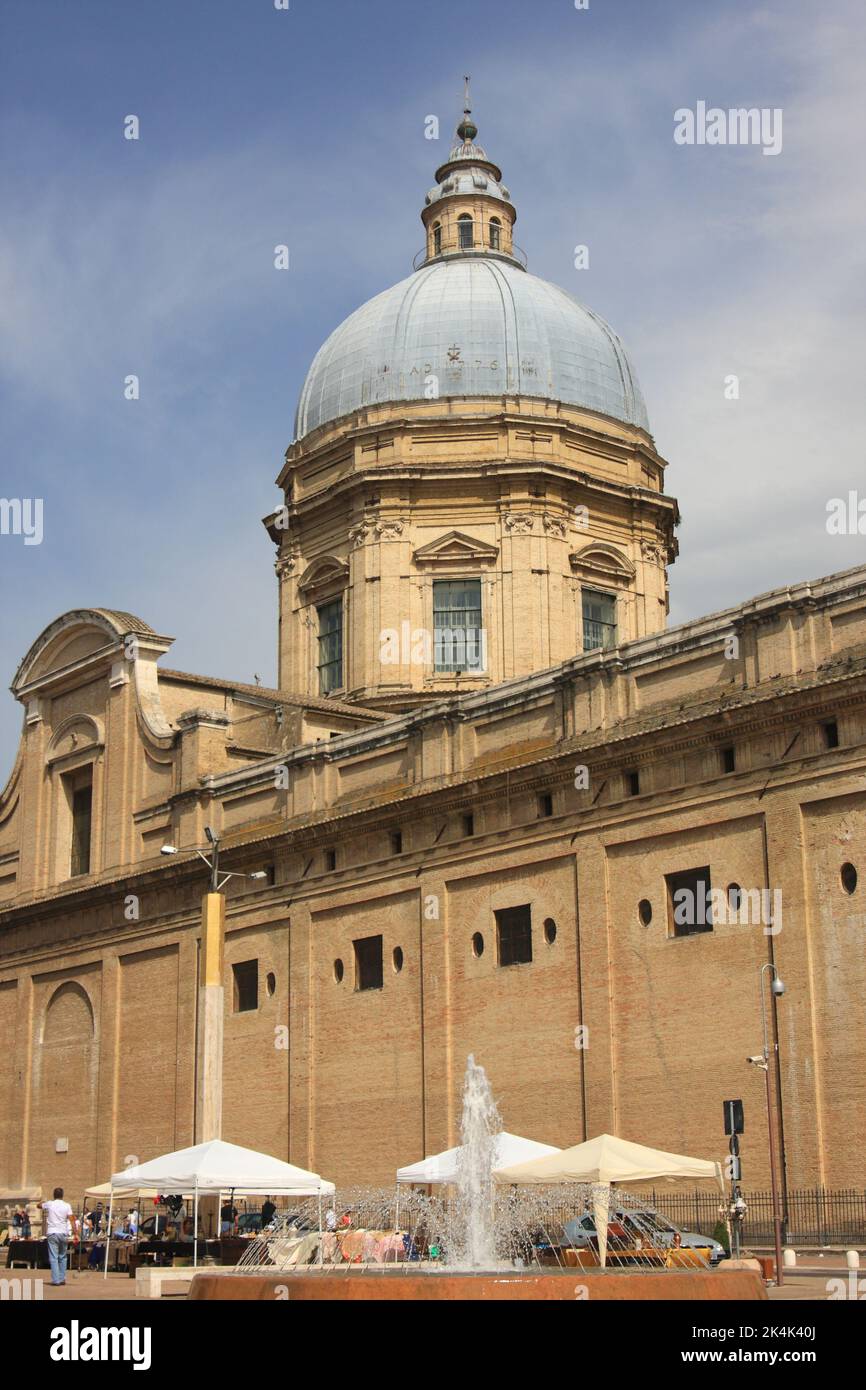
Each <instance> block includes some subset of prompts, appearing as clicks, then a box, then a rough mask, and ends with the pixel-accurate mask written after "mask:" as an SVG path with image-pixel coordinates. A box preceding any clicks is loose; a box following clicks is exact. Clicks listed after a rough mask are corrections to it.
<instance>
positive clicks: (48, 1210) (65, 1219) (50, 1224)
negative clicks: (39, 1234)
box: [42, 1187, 72, 1284]
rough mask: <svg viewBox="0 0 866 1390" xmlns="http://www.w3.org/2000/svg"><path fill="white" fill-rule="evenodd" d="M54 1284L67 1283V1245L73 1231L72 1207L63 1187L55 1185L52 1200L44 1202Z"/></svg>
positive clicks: (43, 1207)
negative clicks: (65, 1200) (64, 1198)
mask: <svg viewBox="0 0 866 1390" xmlns="http://www.w3.org/2000/svg"><path fill="white" fill-rule="evenodd" d="M42 1210H43V1211H44V1212H45V1234H46V1236H47V1237H48V1259H49V1262H50V1264H51V1282H52V1284H65V1283H66V1247H67V1243H68V1241H69V1237H70V1235H71V1233H72V1208H71V1206H70V1205H69V1203H68V1202H64V1200H63V1188H62V1187H55V1189H54V1197H53V1199H52V1201H50V1202H43V1203H42Z"/></svg>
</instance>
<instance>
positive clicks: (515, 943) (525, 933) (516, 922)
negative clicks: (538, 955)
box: [494, 903, 532, 965]
mask: <svg viewBox="0 0 866 1390" xmlns="http://www.w3.org/2000/svg"><path fill="white" fill-rule="evenodd" d="M494 916H495V918H496V937H497V946H498V950H499V964H500V965H528V964H529V962H530V961H531V960H532V911H531V909H530V907H529V904H528V903H527V904H525V905H524V906H523V907H506V908H503V909H502V910H501V911H500V912H496V913H494Z"/></svg>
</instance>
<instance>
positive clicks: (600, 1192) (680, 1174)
mask: <svg viewBox="0 0 866 1390" xmlns="http://www.w3.org/2000/svg"><path fill="white" fill-rule="evenodd" d="M495 1176H496V1181H497V1182H502V1183H520V1184H523V1183H535V1184H542V1183H566V1182H585V1183H592V1184H593V1186H594V1188H595V1191H594V1193H593V1208H594V1214H595V1229H596V1233H597V1235H598V1249H599V1256H600V1259H601V1263H602V1265H604V1264H605V1262H606V1258H607V1223H608V1215H609V1211H610V1187H611V1183H638V1182H641V1183H642V1182H651V1181H653V1180H654V1179H661V1178H663V1179H665V1180H666V1181H668V1182H677V1181H682V1180H683V1179H691V1180H692V1181H696V1180H698V1181H707V1180H709V1181H711V1182H715V1183H718V1185H719V1189H720V1191H721V1192H724V1190H725V1184H724V1179H723V1177H722V1165H721V1164H720V1163H716V1162H714V1161H713V1160H711V1159H706V1158H689V1157H687V1156H686V1155H685V1154H672V1153H666V1152H665V1151H664V1150H663V1149H650V1148H647V1147H646V1145H644V1144H632V1143H630V1142H629V1140H628V1139H620V1138H618V1137H617V1136H616V1135H615V1134H599V1135H598V1136H597V1138H595V1139H587V1140H586V1142H585V1143H583V1144H576V1145H575V1146H574V1147H573V1148H571V1149H562V1150H560V1151H559V1152H557V1153H555V1154H552V1155H549V1156H548V1157H547V1158H536V1159H532V1160H530V1161H528V1162H526V1163H515V1164H513V1165H512V1166H511V1167H509V1168H500V1169H498V1170H497V1171H496V1174H495Z"/></svg>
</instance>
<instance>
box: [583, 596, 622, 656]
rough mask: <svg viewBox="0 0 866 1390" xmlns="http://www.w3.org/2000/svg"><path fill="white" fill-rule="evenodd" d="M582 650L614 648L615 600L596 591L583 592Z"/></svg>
mask: <svg viewBox="0 0 866 1390" xmlns="http://www.w3.org/2000/svg"><path fill="white" fill-rule="evenodd" d="M582 597H583V650H584V651H585V652H593V651H595V650H596V649H597V648H598V647H605V648H609V647H615V646H616V598H615V597H614V595H613V594H602V593H599V591H598V590H597V589H584V590H583V595H582Z"/></svg>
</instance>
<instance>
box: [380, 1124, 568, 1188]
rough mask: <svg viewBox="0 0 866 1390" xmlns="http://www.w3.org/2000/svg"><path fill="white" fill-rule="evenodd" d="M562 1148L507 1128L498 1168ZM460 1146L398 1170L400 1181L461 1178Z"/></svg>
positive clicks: (501, 1141) (500, 1141) (499, 1140)
mask: <svg viewBox="0 0 866 1390" xmlns="http://www.w3.org/2000/svg"><path fill="white" fill-rule="evenodd" d="M558 1153H559V1149H556V1148H554V1147H553V1145H552V1144H538V1143H536V1141H535V1140H534V1139H522V1138H521V1137H520V1135H519V1134H508V1133H506V1132H505V1131H504V1130H503V1132H502V1133H501V1134H499V1135H497V1138H496V1156H495V1158H494V1171H496V1172H498V1170H499V1169H500V1168H505V1167H508V1166H509V1165H510V1164H514V1163H528V1162H529V1161H530V1160H532V1159H537V1158H544V1157H551V1156H552V1155H555V1154H558ZM459 1156H460V1148H459V1146H458V1147H457V1148H454V1149H445V1150H444V1152H443V1153H440V1154H431V1155H430V1157H429V1158H422V1159H421V1160H420V1162H418V1163H410V1164H409V1165H408V1167H406V1168H398V1169H397V1181H398V1183H418V1184H426V1183H431V1184H434V1185H435V1184H437V1183H448V1182H456V1181H457V1163H458V1159H459Z"/></svg>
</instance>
